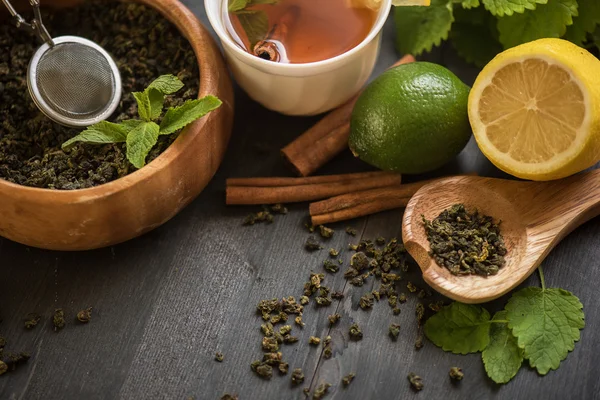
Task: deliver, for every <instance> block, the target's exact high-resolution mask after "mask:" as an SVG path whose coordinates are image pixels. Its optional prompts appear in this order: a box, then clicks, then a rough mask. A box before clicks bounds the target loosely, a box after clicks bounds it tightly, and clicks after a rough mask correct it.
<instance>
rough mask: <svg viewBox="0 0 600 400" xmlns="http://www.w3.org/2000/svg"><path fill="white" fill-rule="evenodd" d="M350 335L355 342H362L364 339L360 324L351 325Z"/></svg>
mask: <svg viewBox="0 0 600 400" xmlns="http://www.w3.org/2000/svg"><path fill="white" fill-rule="evenodd" d="M348 332H349V334H350V338H351V339H354V340H361V339H362V338H363V333H362V331H361V330H360V328H359V327H358V324H352V325H350V329H349V331H348Z"/></svg>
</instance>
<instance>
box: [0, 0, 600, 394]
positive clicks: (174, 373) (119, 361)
mask: <svg viewBox="0 0 600 400" xmlns="http://www.w3.org/2000/svg"><path fill="white" fill-rule="evenodd" d="M188 4H190V6H191V8H192V10H193V11H194V12H195V13H196V14H197V15H199V16H200V17H201V19H202V20H203V21H204V22H205V23H206V17H205V15H204V7H203V5H202V4H201V2H199V1H193V2H192V1H191V0H189V1H188ZM394 36H395V35H394V29H393V25H392V24H391V23H390V24H388V25H387V26H386V28H385V34H384V37H385V39H384V43H383V48H382V53H381V57H380V60H379V64H378V71H382V70H383V69H385V67H386V66H387V65H390V64H391V63H393V62H394V60H396V59H397V58H398V54H396V53H395V50H394V45H393V40H394ZM428 59H430V60H432V61H436V62H442V63H444V64H445V65H447V66H449V67H450V68H451V69H453V70H454V71H456V72H457V73H458V75H459V76H460V77H461V78H463V79H464V80H465V81H466V82H468V83H471V82H472V80H473V77H474V74H475V71H474V70H473V69H471V68H469V67H467V66H465V65H464V64H462V63H459V62H458V61H457V60H456V59H455V57H454V56H453V52H452V50H451V49H450V48H448V47H444V48H443V49H442V50H440V51H439V52H436V53H435V54H433V55H431V56H428ZM236 96H237V97H236V101H237V103H236V110H237V114H236V117H235V123H234V132H233V137H232V141H231V145H230V146H229V148H228V151H227V154H226V156H225V161H224V163H223V164H222V166H221V168H220V169H219V171H218V173H217V175H216V177H215V178H214V180H213V181H212V182H211V184H210V185H209V186H208V187H207V189H206V190H205V191H204V192H203V193H202V194H201V196H200V197H198V198H197V199H196V200H195V201H193V202H192V203H191V204H190V205H189V206H188V207H186V208H185V209H184V210H183V211H182V212H181V213H180V214H178V215H177V216H176V217H175V218H173V219H172V220H171V221H169V222H168V223H166V224H165V225H163V226H162V227H160V228H158V229H156V230H155V231H153V232H151V233H148V234H146V235H144V236H142V237H140V238H137V239H135V240H132V241H130V242H127V243H124V244H121V245H118V246H114V247H111V248H106V249H102V250H94V251H89V252H84V253H62V252H51V251H42V250H36V249H32V248H27V247H25V246H22V245H19V244H16V243H14V242H11V241H8V240H2V241H0V271H1V274H0V279H1V281H0V317H1V318H2V320H3V321H2V322H1V323H0V332H1V333H2V335H4V336H6V337H7V339H8V340H9V344H8V346H7V350H17V351H19V350H26V351H30V352H31V353H32V358H31V360H30V361H29V363H28V364H27V365H25V366H24V367H23V368H21V369H19V370H18V371H16V372H14V373H10V374H6V375H5V376H1V377H0V399H46V400H53V399H181V400H183V399H187V398H188V397H193V398H195V399H207V400H218V399H219V398H220V397H221V396H222V395H223V394H224V393H237V394H239V395H240V399H243V400H272V399H275V400H278V399H283V400H287V399H294V400H295V399H298V400H300V399H304V396H303V394H302V388H303V387H304V386H307V385H311V386H312V387H313V388H314V387H315V386H316V384H318V383H320V382H321V381H328V382H330V383H332V384H333V386H332V388H331V392H330V395H329V396H328V397H326V399H334V400H347V399H348V400H370V399H374V400H379V399H384V400H386V399H391V400H396V399H413V398H414V399H444V400H450V399H511V400H512V399H595V398H600V380H598V371H597V365H598V357H599V355H600V333H599V332H600V311H599V310H600V298H599V296H598V290H597V285H598V282H600V245H599V243H600V220H598V219H594V220H592V221H591V222H588V223H586V224H584V225H583V226H582V227H580V228H578V229H577V230H576V231H575V232H573V233H572V234H571V235H569V236H568V237H566V238H565V239H564V240H563V241H562V242H561V243H560V244H559V245H558V246H557V247H556V248H555V249H554V250H553V251H552V253H551V254H550V255H549V257H548V258H547V260H546V262H545V263H544V268H545V269H544V272H545V276H546V284H547V285H548V286H549V287H562V288H564V289H567V290H570V291H572V292H573V293H575V294H576V295H577V296H578V297H579V298H580V299H581V301H582V302H583V304H584V310H585V313H586V328H585V329H584V330H583V331H582V334H581V341H580V342H578V343H577V344H576V345H575V350H574V351H573V352H572V353H571V354H569V356H568V358H567V359H566V360H565V361H563V362H562V363H561V367H560V368H559V369H558V370H557V371H553V372H550V373H549V374H548V375H547V376H545V377H540V376H538V375H537V373H536V372H534V371H533V370H532V369H530V368H529V367H526V366H525V367H523V368H522V370H521V371H520V372H519V374H518V375H517V376H516V378H515V379H513V381H511V382H510V383H509V384H507V385H504V386H499V385H496V384H494V383H493V382H491V381H490V380H489V379H488V378H487V377H486V375H485V372H484V369H483V364H482V362H481V358H480V356H479V355H469V356H460V355H453V354H449V353H445V352H443V351H442V350H441V349H439V348H437V347H435V346H434V345H433V344H431V343H430V342H428V341H425V346H424V347H423V348H422V349H421V350H419V351H416V350H415V349H414V340H415V337H416V334H417V327H416V322H415V317H414V308H415V304H416V301H417V299H416V298H415V297H414V296H410V297H409V301H408V302H407V303H406V304H403V305H402V306H401V308H402V312H401V314H400V315H398V316H393V315H392V313H391V311H390V308H389V307H388V306H387V304H385V303H383V304H381V303H380V304H376V305H375V307H374V308H373V310H371V311H362V310H361V309H360V308H359V307H358V300H359V298H360V296H361V295H362V294H363V293H365V292H367V291H368V290H369V289H370V285H371V283H370V282H369V283H368V284H366V285H365V286H363V287H362V288H354V287H350V286H345V280H344V279H343V277H342V274H341V273H338V274H335V275H327V280H326V282H328V284H329V285H330V286H332V287H333V288H334V289H336V290H344V291H345V293H346V294H347V296H346V297H345V298H344V299H343V300H342V301H341V302H340V303H339V304H336V303H335V302H334V304H333V305H332V306H331V307H326V308H322V309H314V308H313V305H309V306H308V307H307V310H306V312H305V315H304V320H305V322H306V327H305V328H304V330H302V331H300V330H297V329H295V328H294V332H297V333H298V335H299V336H300V342H299V343H296V344H294V345H291V346H286V347H284V350H283V352H284V358H285V359H286V360H287V361H288V362H289V364H290V369H293V368H297V367H301V368H302V369H303V370H304V373H305V375H306V384H305V385H300V387H299V388H292V387H291V385H290V378H289V375H288V376H286V377H279V376H277V374H275V375H276V376H274V377H273V379H272V380H271V381H263V380H261V379H259V378H258V377H256V376H255V375H254V374H253V373H252V372H251V371H250V367H249V364H250V362H252V361H253V360H254V359H256V358H258V357H259V356H260V354H261V349H260V340H261V334H260V330H259V326H260V322H261V320H260V318H259V317H258V316H257V315H256V313H255V307H256V303H257V302H258V300H260V299H263V298H270V297H275V296H279V297H281V296H286V295H295V296H299V295H300V294H301V287H302V284H303V282H304V281H305V280H306V279H307V278H308V275H309V273H310V271H311V270H316V271H321V270H322V268H321V263H322V262H323V260H324V259H325V258H326V257H327V253H326V250H323V251H320V252H315V253H308V252H306V251H305V250H304V249H303V243H304V241H305V240H306V238H307V236H308V234H307V232H306V230H305V229H304V228H303V224H304V222H305V218H306V217H307V216H308V208H307V205H306V204H297V205H292V206H290V213H289V214H288V215H285V216H278V217H277V218H276V220H275V222H274V223H273V224H272V225H256V226H252V227H242V226H241V223H242V220H243V218H244V217H245V215H246V214H248V213H249V212H250V211H256V210H259V209H260V208H259V207H243V206H240V207H226V206H225V205H224V187H225V179H226V178H229V177H243V176H247V177H249V176H281V175H283V174H285V173H287V172H288V171H287V170H286V169H285V166H284V164H283V162H282V160H281V158H280V154H279V150H280V148H281V147H283V146H285V145H286V144H287V143H289V142H290V141H291V140H292V139H293V138H294V137H295V136H296V135H298V134H300V133H301V132H304V131H305V130H306V129H307V128H308V127H310V126H311V125H312V124H314V123H315V121H316V120H317V119H316V118H291V117H285V116H281V115H277V114H275V113H272V112H269V111H266V110H264V109H263V108H261V107H260V106H259V105H257V104H255V103H253V102H252V101H250V100H249V99H248V97H247V96H246V95H244V94H243V93H241V92H240V91H239V90H237V92H236ZM265 121H266V122H265ZM365 169H367V168H366V167H365V166H364V165H363V164H361V163H360V162H358V161H356V160H354V159H353V158H352V156H351V155H350V154H349V152H348V153H346V154H343V155H341V156H339V157H337V158H336V159H334V160H333V161H332V162H331V163H330V164H329V165H328V166H327V167H326V168H325V169H324V170H323V171H322V172H321V173H323V174H325V173H329V174H333V173H344V172H358V171H361V170H365ZM472 171H477V172H478V173H479V175H480V176H496V177H503V175H502V174H500V173H499V172H498V171H497V170H496V169H495V168H493V167H492V166H491V164H489V163H488V162H487V161H486V160H485V158H484V157H483V156H482V155H481V153H479V151H478V150H477V147H476V146H475V144H474V143H473V142H471V143H470V144H469V145H468V147H467V148H466V149H465V151H464V152H463V153H462V154H461V155H460V157H459V158H458V159H457V160H456V162H454V163H453V164H451V165H449V166H447V167H445V168H444V169H443V170H442V171H438V172H437V174H436V175H437V176H441V175H447V174H449V173H468V172H472ZM292 175H293V174H292V173H291V172H289V176H292ZM433 176H434V175H429V176H427V177H422V178H431V177H433ZM420 178H421V177H420ZM410 179H411V178H410V177H407V178H406V181H407V182H408V181H409V180H410ZM413 179H414V178H413ZM401 221H402V211H389V212H386V213H382V214H379V215H374V216H372V217H369V218H363V219H359V220H355V221H352V222H351V223H349V224H346V223H342V224H334V225H332V227H334V228H336V229H337V232H336V234H335V235H334V237H333V238H332V239H331V241H330V242H329V243H327V244H325V246H327V248H329V247H336V248H345V247H346V246H347V245H348V242H351V241H352V242H355V241H358V239H359V237H356V238H352V237H350V236H347V235H346V234H345V233H344V232H343V228H344V227H346V226H347V225H351V226H354V227H355V228H356V229H357V230H358V231H359V236H362V237H375V236H378V235H383V236H386V237H392V236H398V237H399V236H400V235H401ZM344 259H345V264H346V265H347V260H348V255H347V254H345V255H344ZM407 280H410V281H412V282H413V283H414V284H415V285H417V286H420V287H424V285H425V284H424V283H423V281H422V279H421V277H420V271H419V270H418V268H416V267H415V268H413V269H412V270H411V271H410V272H409V273H408V276H407V277H406V279H405V280H403V281H402V282H401V283H400V285H401V287H402V286H404V285H406V281H407ZM538 284H539V280H538V278H537V276H536V275H533V276H532V277H531V278H529V279H527V280H526V281H525V282H524V283H523V285H525V286H527V285H538ZM506 299H507V297H506V296H504V297H502V298H501V299H498V300H497V301H494V302H492V303H490V304H489V306H488V308H489V310H490V311H494V310H496V309H499V308H501V307H503V305H504V304H505V302H506ZM88 306H93V307H94V315H93V319H92V321H91V322H90V323H89V324H88V325H77V324H76V323H75V322H74V321H73V319H74V315H75V312H76V311H78V310H79V309H82V308H84V307H88ZM55 307H63V308H64V309H65V311H66V313H67V317H68V319H69V320H68V324H67V326H66V327H65V329H63V330H62V331H61V332H58V333H54V332H53V330H52V328H51V321H50V316H51V314H52V312H53V310H54V308H55ZM334 309H337V310H338V312H340V313H341V314H342V316H343V317H342V321H340V323H339V325H337V326H335V328H334V329H331V330H330V329H329V327H328V323H327V320H326V318H327V315H328V314H331V313H333V311H334ZM34 311H35V312H39V313H41V314H43V315H44V317H45V318H44V319H43V320H42V322H41V323H40V326H38V327H37V328H36V329H34V330H32V331H25V330H24V328H23V320H24V318H25V316H26V314H27V313H30V312H34ZM352 322H357V323H359V324H360V325H361V326H362V329H363V332H364V339H363V340H362V341H359V342H349V341H348V334H347V331H348V326H349V325H350V324H351V323H352ZM391 322H398V323H400V325H401V336H400V338H399V340H398V341H397V342H392V341H391V340H389V338H388V336H387V329H388V326H389V324H390V323H391ZM326 334H330V335H331V336H332V340H333V348H334V356H333V357H332V358H331V359H328V360H325V359H323V358H321V356H320V349H321V347H319V348H313V347H309V346H308V345H307V344H306V341H307V340H308V337H309V336H310V335H319V336H321V337H323V336H325V335H326ZM216 351H221V352H223V353H224V355H225V360H224V361H223V362H222V363H217V362H216V361H214V360H213V358H214V353H215V352H216ZM452 366H459V367H462V368H463V370H464V372H465V378H464V380H463V381H462V382H460V384H458V385H452V384H451V382H450V380H449V378H448V370H449V369H450V367H452ZM411 371H413V372H415V373H417V374H419V375H420V376H421V377H423V381H424V384H425V388H424V389H423V391H422V392H420V393H415V392H413V391H412V390H411V389H410V387H409V384H408V381H407V379H406V375H407V374H408V373H409V372H411ZM349 372H355V373H356V379H355V380H354V382H353V383H352V384H351V386H350V387H349V388H347V389H344V388H343V387H342V385H341V384H340V378H341V377H342V376H343V375H345V374H347V373H349Z"/></svg>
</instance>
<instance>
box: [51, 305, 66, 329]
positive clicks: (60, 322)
mask: <svg viewBox="0 0 600 400" xmlns="http://www.w3.org/2000/svg"><path fill="white" fill-rule="evenodd" d="M52 324H53V325H54V330H55V331H56V332H58V331H59V330H61V329H62V328H64V327H65V312H64V311H63V310H62V308H57V309H56V310H54V316H53V317H52Z"/></svg>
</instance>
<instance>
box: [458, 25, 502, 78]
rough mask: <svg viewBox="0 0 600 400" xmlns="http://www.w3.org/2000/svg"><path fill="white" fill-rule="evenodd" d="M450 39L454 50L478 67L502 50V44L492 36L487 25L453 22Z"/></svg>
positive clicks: (481, 66)
mask: <svg viewBox="0 0 600 400" xmlns="http://www.w3.org/2000/svg"><path fill="white" fill-rule="evenodd" d="M450 39H451V42H452V46H453V47H454V49H455V50H456V52H457V53H458V54H459V55H460V56H461V57H462V58H464V59H465V60H466V61H467V62H470V63H472V64H475V65H476V66H478V67H479V68H483V67H484V66H485V65H486V64H487V63H489V62H490V61H491V60H492V58H494V57H495V56H496V54H498V53H500V52H501V51H502V45H501V44H500V43H499V42H498V41H497V40H496V39H495V38H494V36H493V35H492V32H491V31H490V27H489V26H488V25H474V24H469V23H464V22H455V23H454V25H453V26H452V32H451V33H450Z"/></svg>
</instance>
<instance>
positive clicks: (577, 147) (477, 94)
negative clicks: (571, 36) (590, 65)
mask: <svg viewBox="0 0 600 400" xmlns="http://www.w3.org/2000/svg"><path fill="white" fill-rule="evenodd" d="M536 58H537V59H541V60H543V61H545V62H547V63H548V64H550V65H558V66H559V67H561V68H562V69H564V70H565V71H566V72H567V73H569V75H570V76H571V79H572V80H573V82H575V83H576V84H577V86H578V87H579V88H580V90H581V92H582V93H583V97H584V104H585V109H586V111H585V117H584V119H583V122H582V124H581V126H580V127H579V129H577V135H576V139H575V141H574V142H573V143H572V145H571V146H570V147H569V149H568V150H566V151H564V152H562V153H558V154H556V155H555V156H554V157H552V158H550V159H549V160H546V161H544V162H542V163H524V162H521V161H516V160H514V159H513V158H512V157H510V156H508V155H507V154H504V153H502V152H500V150H498V149H497V148H496V147H495V146H494V145H493V144H492V143H491V142H490V141H489V139H488V138H487V135H486V134H485V130H486V125H485V124H484V123H483V122H482V121H481V119H480V118H479V101H480V99H481V94H482V93H483V91H484V89H485V88H486V87H487V86H489V85H490V84H491V82H492V79H493V77H494V76H495V75H496V73H497V72H498V71H499V70H500V69H502V68H504V67H506V66H507V65H509V64H512V63H516V62H524V61H526V60H530V59H536ZM484 71H485V75H483V74H480V75H479V77H478V78H477V80H476V81H475V84H474V85H473V88H477V89H478V90H474V89H473V90H472V91H471V94H470V99H469V100H470V101H469V104H471V107H469V115H470V120H471V125H472V127H473V132H474V134H475V140H476V141H477V144H478V145H479V148H480V149H481V151H482V152H483V153H484V154H485V155H486V157H488V158H489V159H490V161H492V162H493V163H494V164H495V165H496V166H497V167H498V168H500V169H501V170H503V171H505V172H509V173H511V174H515V175H516V174H519V175H518V176H520V177H535V176H538V175H544V174H551V173H553V172H554V171H556V170H558V169H561V168H564V167H565V166H568V165H569V163H571V162H572V161H573V160H574V159H575V158H577V156H578V155H579V154H581V153H582V151H583V150H584V149H585V147H586V143H587V141H588V140H589V133H590V129H591V125H592V122H593V121H592V120H593V115H592V114H593V112H592V111H593V101H592V96H591V93H590V92H589V90H588V89H587V88H586V87H585V86H584V85H583V84H582V79H580V77H579V74H578V73H577V71H575V70H573V69H572V68H571V67H570V66H569V65H568V64H567V63H565V62H563V61H562V60H560V55H557V54H556V53H555V52H553V51H551V50H548V51H547V52H541V51H540V52H535V53H530V54H527V55H521V56H510V55H509V56H504V57H503V58H502V59H501V60H492V62H490V64H488V66H487V67H486V68H485V69H484Z"/></svg>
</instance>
